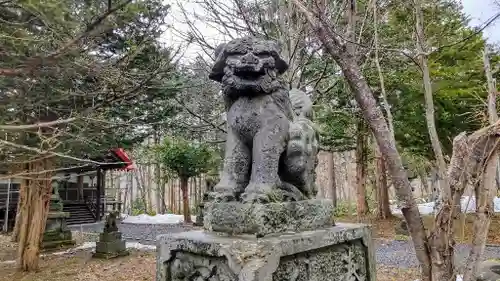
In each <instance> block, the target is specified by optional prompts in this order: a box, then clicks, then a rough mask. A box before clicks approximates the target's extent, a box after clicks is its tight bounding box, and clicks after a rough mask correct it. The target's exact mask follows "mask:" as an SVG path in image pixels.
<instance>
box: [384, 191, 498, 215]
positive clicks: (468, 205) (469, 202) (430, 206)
mask: <svg viewBox="0 0 500 281" xmlns="http://www.w3.org/2000/svg"><path fill="white" fill-rule="evenodd" d="M493 203H494V207H495V213H500V198H499V197H495V198H494V199H493ZM435 204H436V202H427V203H421V204H417V206H418V210H419V211H420V214H422V215H430V214H433V213H434V205H435ZM460 207H461V208H462V212H463V213H474V212H475V211H476V198H475V197H474V196H463V197H462V198H461V199H460ZM391 211H392V213H393V214H397V215H400V214H401V209H400V208H399V207H398V206H397V205H396V204H392V205H391Z"/></svg>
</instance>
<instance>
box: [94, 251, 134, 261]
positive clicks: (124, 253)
mask: <svg viewBox="0 0 500 281" xmlns="http://www.w3.org/2000/svg"><path fill="white" fill-rule="evenodd" d="M129 254H130V252H129V251H128V250H125V251H120V252H116V253H98V252H96V253H94V254H93V255H92V257H94V258H97V259H113V258H118V257H124V256H128V255H129Z"/></svg>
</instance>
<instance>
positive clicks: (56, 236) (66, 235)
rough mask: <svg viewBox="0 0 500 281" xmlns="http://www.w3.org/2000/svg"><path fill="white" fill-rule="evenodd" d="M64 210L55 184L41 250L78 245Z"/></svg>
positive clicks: (67, 214)
mask: <svg viewBox="0 0 500 281" xmlns="http://www.w3.org/2000/svg"><path fill="white" fill-rule="evenodd" d="M62 208H63V205H62V202H61V198H60V197H59V191H58V188H57V184H55V187H54V188H53V194H52V196H51V198H50V209H49V213H48V215H47V222H46V223H45V232H44V233H43V236H42V243H41V248H42V249H44V250H52V249H60V248H67V247H71V246H73V245H75V244H76V241H75V240H73V237H72V233H71V230H69V228H68V225H67V224H66V218H68V217H69V213H67V212H63V211H62Z"/></svg>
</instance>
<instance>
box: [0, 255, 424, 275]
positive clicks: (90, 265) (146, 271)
mask: <svg viewBox="0 0 500 281" xmlns="http://www.w3.org/2000/svg"><path fill="white" fill-rule="evenodd" d="M155 266H156V261H155V254H154V253H140V252H132V253H131V255H130V256H128V257H123V258H118V259H114V260H98V259H92V258H91V254H90V253H89V252H79V253H78V254H76V255H74V256H72V257H67V256H52V257H48V258H44V259H42V262H41V264H40V270H39V271H38V272H34V273H21V272H17V271H16V270H15V269H14V268H13V267H12V265H0V272H1V273H0V281H67V280H72V281H123V280H133V281H153V280H154V279H155V272H156V271H155ZM417 276H418V274H417V271H416V270H415V269H397V268H390V267H383V266H380V267H378V268H377V280H378V281H401V280H415V279H416V278H417Z"/></svg>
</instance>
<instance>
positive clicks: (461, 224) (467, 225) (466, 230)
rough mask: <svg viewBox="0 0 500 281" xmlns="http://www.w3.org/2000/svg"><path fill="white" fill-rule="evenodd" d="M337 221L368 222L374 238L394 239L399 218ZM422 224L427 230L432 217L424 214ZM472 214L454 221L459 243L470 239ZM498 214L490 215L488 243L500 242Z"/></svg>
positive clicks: (353, 218) (429, 227) (346, 218)
mask: <svg viewBox="0 0 500 281" xmlns="http://www.w3.org/2000/svg"><path fill="white" fill-rule="evenodd" d="M336 220H337V221H338V222H361V223H369V224H371V225H372V227H373V234H374V236H375V238H385V239H394V238H395V237H396V235H395V233H394V227H395V226H396V225H397V224H399V222H400V221H401V218H398V217H393V218H390V219H386V220H378V219H374V218H372V217H365V218H361V219H358V218H357V217H340V218H337V219H336ZM423 220H424V225H425V228H426V229H427V230H430V229H432V227H433V226H434V218H433V217H432V216H424V217H423ZM474 220H475V215H474V214H462V217H461V218H460V219H458V220H457V221H456V223H455V233H456V235H455V239H456V241H457V242H459V243H470V242H471V241H472V233H473V222H474ZM499 232H500V214H495V215H494V216H493V217H492V220H491V225H490V230H489V232H488V242H487V243H488V244H500V235H497V233H499Z"/></svg>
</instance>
